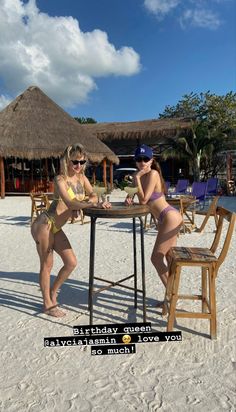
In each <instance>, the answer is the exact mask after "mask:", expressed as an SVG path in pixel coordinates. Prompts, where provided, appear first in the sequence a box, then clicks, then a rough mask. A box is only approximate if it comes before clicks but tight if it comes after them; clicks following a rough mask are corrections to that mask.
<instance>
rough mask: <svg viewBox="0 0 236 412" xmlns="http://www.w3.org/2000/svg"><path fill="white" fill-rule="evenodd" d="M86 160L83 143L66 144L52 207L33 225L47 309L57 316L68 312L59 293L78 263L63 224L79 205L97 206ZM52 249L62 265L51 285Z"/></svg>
mask: <svg viewBox="0 0 236 412" xmlns="http://www.w3.org/2000/svg"><path fill="white" fill-rule="evenodd" d="M86 161H87V155H86V153H85V151H84V149H83V146H82V145H79V144H77V145H73V146H68V147H67V149H66V150H65V152H64V154H63V156H62V159H61V166H62V173H61V174H60V175H59V176H57V177H56V178H55V194H54V195H55V199H54V200H53V202H52V204H51V205H50V208H49V210H48V211H47V212H43V213H42V214H41V215H40V216H38V217H37V219H36V220H35V221H34V223H33V224H32V227H31V233H32V236H33V238H34V240H35V243H36V247H37V252H38V255H39V258H40V273H39V283H40V288H41V291H42V295H43V306H44V313H46V314H47V315H50V316H54V317H61V316H64V315H65V313H64V312H63V311H62V310H61V309H59V308H58V304H57V293H58V289H59V288H60V287H61V285H62V284H63V282H64V281H65V280H66V279H67V278H68V277H69V275H70V274H71V272H72V271H73V270H74V269H75V267H76V265H77V261H76V257H75V254H74V252H73V250H72V247H71V245H70V242H69V240H68V238H67V236H66V235H65V233H64V232H63V230H62V226H63V225H64V224H65V223H66V222H67V220H68V219H69V218H70V217H72V215H73V216H74V217H75V215H76V214H77V213H78V211H79V210H80V209H84V208H85V207H87V206H90V207H91V206H93V207H97V202H98V199H97V195H96V194H95V193H94V192H93V188H92V186H91V184H90V182H89V180H88V179H87V177H86V176H85V174H84V170H85V165H86ZM85 193H86V194H87V195H88V196H89V200H88V201H85V200H83V199H84V197H85ZM99 206H100V205H99ZM101 207H103V208H109V207H111V205H110V203H108V202H104V203H102V204H101ZM53 251H55V252H56V253H58V254H59V255H60V257H61V259H62V261H63V267H62V268H61V270H60V271H59V273H58V276H57V277H56V279H55V281H54V283H53V285H52V288H51V289H50V273H51V270H52V266H53Z"/></svg>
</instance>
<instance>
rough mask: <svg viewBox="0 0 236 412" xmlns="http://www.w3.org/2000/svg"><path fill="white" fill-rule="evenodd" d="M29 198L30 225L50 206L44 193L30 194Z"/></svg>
mask: <svg viewBox="0 0 236 412" xmlns="http://www.w3.org/2000/svg"><path fill="white" fill-rule="evenodd" d="M30 197H31V224H32V223H33V221H34V219H35V218H36V217H37V216H38V215H40V214H41V213H42V212H43V211H45V210H47V209H48V208H49V206H50V202H49V200H48V197H47V195H46V194H44V193H32V192H31V193H30Z"/></svg>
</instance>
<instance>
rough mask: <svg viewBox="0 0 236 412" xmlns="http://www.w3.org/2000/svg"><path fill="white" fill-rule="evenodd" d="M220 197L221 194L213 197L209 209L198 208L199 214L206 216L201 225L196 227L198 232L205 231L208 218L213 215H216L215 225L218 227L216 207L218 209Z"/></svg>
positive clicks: (197, 212)
mask: <svg viewBox="0 0 236 412" xmlns="http://www.w3.org/2000/svg"><path fill="white" fill-rule="evenodd" d="M219 198H220V196H214V197H213V199H212V202H211V203H210V205H209V207H208V209H202V210H196V214H197V215H201V216H205V217H204V219H203V221H202V224H201V226H200V227H199V228H196V232H199V233H201V232H203V230H204V228H205V226H206V224H207V222H208V220H209V218H210V217H211V216H213V217H214V219H215V225H216V227H217V224H218V216H217V214H216V209H217V205H218V200H219Z"/></svg>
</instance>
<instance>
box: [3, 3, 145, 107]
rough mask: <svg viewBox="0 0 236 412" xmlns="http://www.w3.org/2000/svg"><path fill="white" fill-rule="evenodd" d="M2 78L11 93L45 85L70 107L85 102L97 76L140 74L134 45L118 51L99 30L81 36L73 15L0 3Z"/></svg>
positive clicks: (50, 92)
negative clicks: (62, 14) (48, 12)
mask: <svg viewBox="0 0 236 412" xmlns="http://www.w3.org/2000/svg"><path fill="white" fill-rule="evenodd" d="M0 39H1V42H0V77H1V78H2V79H3V81H4V83H5V86H6V87H7V88H8V90H9V92H11V93H12V94H17V93H19V92H22V91H23V90H24V89H26V88H27V87H29V86H30V85H37V86H39V87H41V88H42V89H43V90H44V91H45V92H46V93H47V94H48V95H49V96H50V97H52V98H53V99H54V100H56V101H57V102H58V103H59V104H61V105H64V106H66V107H69V106H73V105H75V104H77V103H81V102H84V101H86V100H87V98H88V95H89V93H90V92H91V91H92V90H94V89H96V82H95V79H96V77H104V76H111V75H116V76H131V75H133V74H135V73H138V72H139V70H140V58H139V55H138V53H136V52H135V50H134V49H133V48H132V47H122V48H120V49H116V48H115V46H114V45H113V44H111V43H110V42H109V40H108V37H107V34H106V33H105V32H103V31H101V30H98V29H96V30H93V31H91V32H82V31H81V30H80V27H79V22H78V21H77V20H76V19H75V18H73V17H51V16H49V15H47V14H45V13H41V12H40V11H39V9H38V8H37V5H36V2H35V0H29V2H28V3H23V1H22V0H0Z"/></svg>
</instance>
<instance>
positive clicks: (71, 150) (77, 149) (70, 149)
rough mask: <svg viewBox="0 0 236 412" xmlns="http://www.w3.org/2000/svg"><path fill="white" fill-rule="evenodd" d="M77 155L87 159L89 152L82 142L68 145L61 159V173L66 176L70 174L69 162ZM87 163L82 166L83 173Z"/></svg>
mask: <svg viewBox="0 0 236 412" xmlns="http://www.w3.org/2000/svg"><path fill="white" fill-rule="evenodd" d="M76 156H84V158H85V160H87V153H86V151H85V149H84V146H83V145H82V144H80V143H77V144H73V145H71V146H67V148H66V149H65V151H64V153H63V155H62V157H61V159H60V166H61V174H62V175H63V176H65V177H67V176H68V164H69V161H70V160H71V159H73V158H74V157H76ZM84 170H85V165H83V166H82V170H81V173H84Z"/></svg>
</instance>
